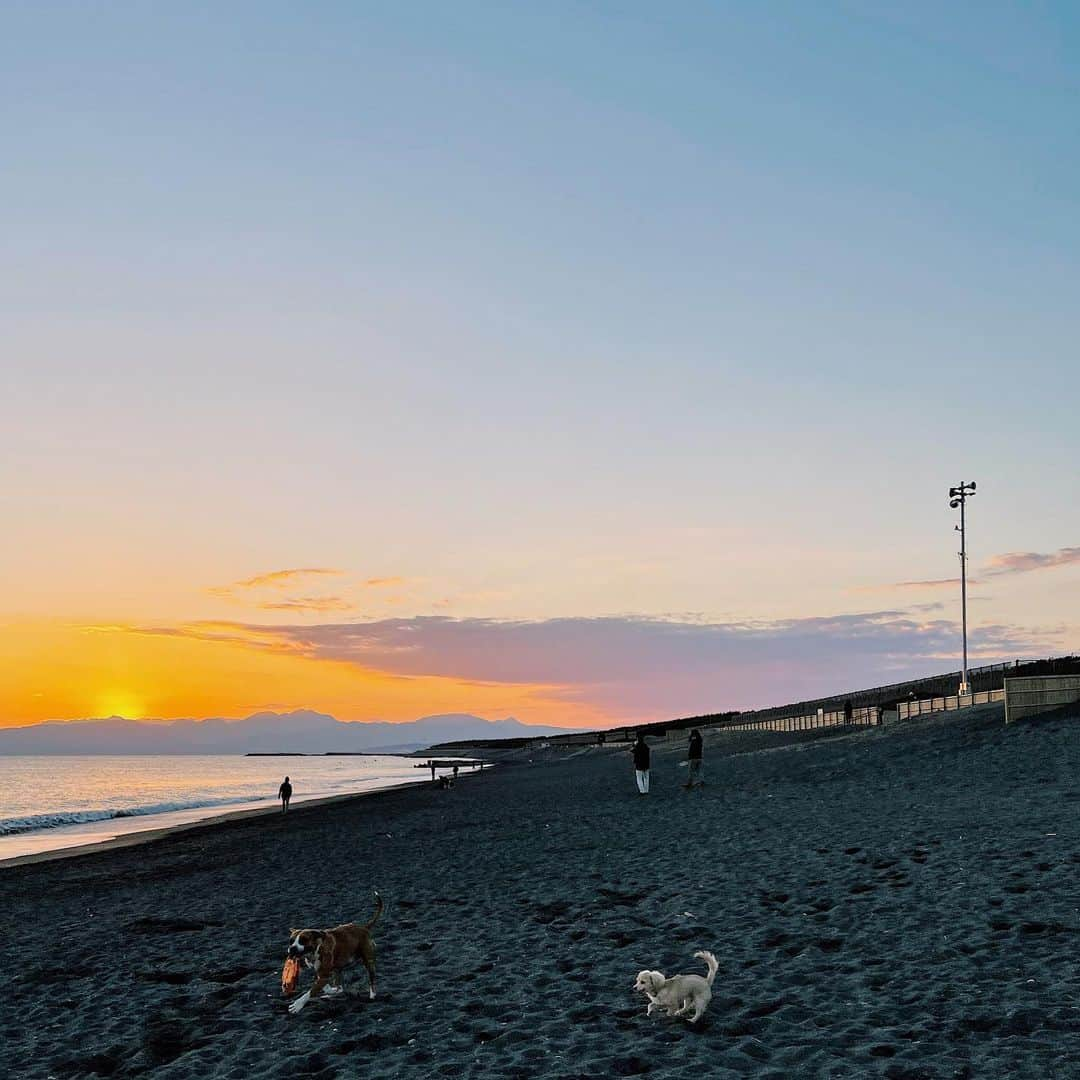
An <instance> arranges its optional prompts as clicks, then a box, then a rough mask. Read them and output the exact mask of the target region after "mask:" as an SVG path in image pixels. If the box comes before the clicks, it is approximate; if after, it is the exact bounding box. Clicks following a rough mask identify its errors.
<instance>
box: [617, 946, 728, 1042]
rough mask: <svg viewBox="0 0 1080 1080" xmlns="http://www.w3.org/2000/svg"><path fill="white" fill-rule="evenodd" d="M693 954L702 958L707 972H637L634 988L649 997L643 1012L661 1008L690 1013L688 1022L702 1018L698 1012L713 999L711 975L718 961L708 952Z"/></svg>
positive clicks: (714, 973) (675, 1012) (671, 1011)
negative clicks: (669, 974) (681, 973)
mask: <svg viewBox="0 0 1080 1080" xmlns="http://www.w3.org/2000/svg"><path fill="white" fill-rule="evenodd" d="M694 955H695V956H696V957H697V958H698V959H699V960H704V961H705V966H706V968H708V974H707V975H672V976H671V978H670V979H668V978H666V977H665V976H664V973H663V972H662V971H639V972H638V977H637V979H635V980H634V989H635V990H640V991H641V992H642V993H643V994H644V995H645V996H646V997H647V998H648V999H649V1010H648V1012H647V1013H646V1014H645V1015H646V1016H652V1014H653V1010H654V1009H664V1010H666V1011H667V1014H668V1016H687V1017H689V1020H690V1023H691V1024H693V1023H694V1022H695V1021H697V1020H700V1019H701V1014H702V1013H703V1012H704V1011H705V1010H706V1009H707V1008H708V1007H709V1002H710V1001H711V1000H712V984H713V979H715V978H716V972H717V969H718V968H719V967H720V965H719V964H718V963H717V962H716V957H715V956H713V954H712V953H711V952H696V953H694ZM690 1014H693V1015H690Z"/></svg>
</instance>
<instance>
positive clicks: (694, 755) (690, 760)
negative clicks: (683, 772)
mask: <svg viewBox="0 0 1080 1080" xmlns="http://www.w3.org/2000/svg"><path fill="white" fill-rule="evenodd" d="M703 756H704V754H703V748H702V739H701V732H700V731H698V730H697V728H694V730H693V731H691V732H690V743H689V745H688V746H687V748H686V764H687V766H688V773H687V776H686V790H687V791H689V790H690V789H691V788H693V787H704V785H705V781H704V780H703V779H702V776H701V772H702V758H703Z"/></svg>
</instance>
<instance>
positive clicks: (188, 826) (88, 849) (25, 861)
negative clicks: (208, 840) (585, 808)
mask: <svg viewBox="0 0 1080 1080" xmlns="http://www.w3.org/2000/svg"><path fill="white" fill-rule="evenodd" d="M482 771H483V770H480V772H482ZM462 775H463V776H464V775H467V774H464V773H463V774H462ZM459 779H460V778H459ZM425 783H428V784H429V783H430V781H429V780H408V781H405V782H403V783H400V784H389V785H387V786H386V787H380V788H374V789H372V790H370V791H350V792H346V793H344V794H342V795H324V796H320V797H316V798H313V799H305V800H303V801H302V802H298V803H294V804H293V805H292V806H290V807H289V813H288V814H287V815H285V814H282V813H281V806H280V804H279V803H274V804H273V805H270V806H256V807H248V808H247V809H244V810H229V811H226V812H224V813H220V814H212V815H210V816H209V817H201V818H198V819H196V820H195V821H185V822H179V823H177V824H175V825H163V826H158V827H156V828H154V827H152V828H149V829H139V830H135V831H132V832H127V833H121V834H119V835H117V836H110V837H107V838H106V839H103V840H91V841H88V842H86V843H79V844H73V845H72V846H70V847H57V848H51V849H49V850H47V851H35V852H28V853H27V854H25V855H13V856H11V857H10V858H7V859H0V872H2V871H4V870H6V869H9V868H12V867H16V866H30V865H33V864H34V863H46V862H57V861H59V860H61V859H74V858H79V857H81V856H83V855H93V854H96V853H98V852H101V853H105V852H109V851H117V850H119V849H122V848H130V847H139V846H141V845H143V844H151V843H154V842H155V841H157V840H163V839H166V838H168V837H170V836H176V835H178V834H180V833H185V832H190V831H192V830H193V829H203V828H206V829H211V828H219V827H220V826H222V825H228V824H230V823H232V822H237V821H245V820H248V819H250V818H257V817H268V816H270V815H276V816H278V817H291V816H292V815H293V814H298V813H302V812H303V811H304V810H316V809H319V808H320V807H324V806H332V805H334V804H335V803H342V802H348V801H351V800H353V799H366V798H371V797H372V796H375V795H381V794H383V793H384V792H390V791H404V790H405V789H407V788H419V787H423V786H424V784H425ZM148 816H149V815H148Z"/></svg>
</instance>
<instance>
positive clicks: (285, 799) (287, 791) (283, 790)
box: [277, 776, 292, 814]
mask: <svg viewBox="0 0 1080 1080" xmlns="http://www.w3.org/2000/svg"><path fill="white" fill-rule="evenodd" d="M277 793H278V798H279V799H280V800H281V812H282V813H283V814H287V813H288V812H289V800H290V799H291V798H292V784H290V783H289V778H288V777H287V776H286V777H285V779H284V780H282V782H281V787H279V788H278V789H277Z"/></svg>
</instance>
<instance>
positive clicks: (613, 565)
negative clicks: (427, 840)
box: [0, 0, 1080, 726]
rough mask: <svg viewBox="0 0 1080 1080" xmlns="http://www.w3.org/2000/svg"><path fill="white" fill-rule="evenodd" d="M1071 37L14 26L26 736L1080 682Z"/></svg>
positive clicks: (835, 15) (565, 714)
mask: <svg viewBox="0 0 1080 1080" xmlns="http://www.w3.org/2000/svg"><path fill="white" fill-rule="evenodd" d="M1078 60H1080V11H1078V9H1077V7H1076V6H1075V5H1073V4H1070V3H1066V2H1060V3H1054V2H1047V3H1041V4H1038V5H1027V4H1020V3H994V2H986V3H979V4H975V3H962V2H961V3H954V4H949V5H941V4H939V3H929V2H928V3H918V2H913V3H905V4H903V5H897V4H893V3H884V2H881V3H877V2H857V0H850V2H840V0H838V2H832V3H823V4H807V3H802V2H790V3H786V2H769V3H762V4H751V3H745V4H743V3H726V2H714V3H690V2H688V3H680V4H677V5H659V4H656V3H640V4H638V3H631V2H624V3H607V2H596V3H543V4H518V3H510V4H507V3H495V2H492V3H475V2H471V0H459V2H455V3H414V4H365V3H327V2H322V3H320V2H315V3H311V4H306V5H296V4H283V3H275V2H265V0H260V2H259V3H230V4H227V5H217V4H199V3H191V4H177V5H146V4H135V3H103V4H96V5H86V4H74V3H72V4H64V3H44V4H22V3H18V4H10V5H7V6H6V7H5V10H4V12H3V14H2V15H0V100H2V102H3V109H2V111H0V133H2V135H3V145H4V149H5V154H4V157H5V164H4V168H3V170H0V206H2V207H3V236H4V244H3V248H4V259H3V262H2V264H0V265H2V267H3V269H2V271H0V273H2V281H0V284H2V290H0V306H2V310H3V324H4V334H3V361H2V363H0V451H2V452H0V726H5V725H16V724H26V723H31V722H35V721H38V720H42V719H47V718H63V719H71V718H84V717H94V716H105V715H110V714H119V715H124V716H129V717H154V718H170V717H190V716H195V717H202V716H243V715H246V714H247V713H251V712H254V711H257V710H260V709H276V710H281V711H284V710H288V709H296V708H312V709H318V710H321V711H325V712H330V713H333V714H334V715H335V716H337V717H339V718H341V719H344V720H367V719H382V720H411V719H415V718H416V717H419V716H423V715H426V714H431V713H439V712H471V713H476V714H478V715H481V716H485V717H490V718H498V717H504V716H511V715H512V716H516V717H518V718H519V719H521V720H524V721H527V722H544V723H556V724H566V725H593V724H611V723H617V722H625V721H630V720H643V719H655V718H661V717H666V716H672V715H688V714H692V713H699V712H703V711H710V710H718V709H725V708H737V707H747V706H752V705H765V704H775V703H781V702H784V701H788V700H793V699H798V698H800V697H803V696H810V695H813V694H818V693H828V692H834V691H842V690H845V689H851V688H855V687H859V686H868V685H873V684H875V683H879V682H888V681H893V680H894V679H898V678H902V677H904V676H906V675H909V674H924V673H931V672H936V671H945V670H951V669H953V668H956V667H958V666H959V646H960V641H959V590H958V586H957V584H956V581H955V579H956V576H957V573H958V560H957V557H956V551H957V550H958V546H959V545H958V537H957V536H956V535H955V534H954V533H953V532H952V528H953V524H954V522H955V520H956V515H955V513H954V512H953V511H950V510H949V509H948V505H947V503H948V500H947V490H948V488H949V486H950V485H951V484H955V483H958V482H960V481H961V480H971V479H975V480H977V481H978V485H979V492H978V495H977V496H976V497H975V499H973V500H972V502H971V504H970V511H969V520H970V537H969V547H970V552H971V562H970V570H971V575H972V577H973V578H974V579H975V584H973V585H972V588H971V607H970V618H971V625H972V628H973V629H972V655H973V662H978V661H982V662H985V661H988V660H997V659H1003V658H1012V657H1017V656H1029V655H1037V656H1041V655H1050V654H1052V653H1060V652H1066V651H1069V650H1074V651H1075V650H1077V649H1080V633H1078V628H1080V615H1078V614H1077V613H1078V611H1080V498H1078V490H1077V488H1078V482H1077V481H1078V469H1077V465H1076V462H1077V457H1078V454H1080V404H1078V403H1080V356H1078V346H1077V342H1080V305H1078V304H1077V297H1078V296H1080V205H1078V204H1080V130H1078V116H1080V110H1078V107H1077V106H1078V91H1080V74H1078V72H1080V63H1078Z"/></svg>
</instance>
